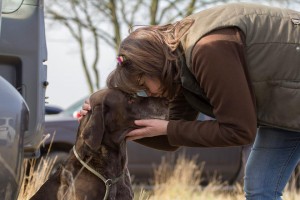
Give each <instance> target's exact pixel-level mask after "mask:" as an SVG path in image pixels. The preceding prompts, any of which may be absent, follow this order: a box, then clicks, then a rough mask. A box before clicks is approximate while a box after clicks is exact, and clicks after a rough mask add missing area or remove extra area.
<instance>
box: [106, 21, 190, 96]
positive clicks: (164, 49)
mask: <svg viewBox="0 0 300 200" xmlns="http://www.w3.org/2000/svg"><path fill="white" fill-rule="evenodd" d="M193 22H194V21H193V20H192V19H188V18H186V19H184V20H181V21H178V22H177V23H175V24H167V25H163V26H158V25H154V26H146V27H141V28H138V29H136V30H134V31H133V32H131V33H130V34H129V36H128V37H127V38H125V39H124V40H123V41H122V43H121V45H120V48H119V55H121V56H123V57H124V58H125V59H124V61H123V62H121V63H119V64H118V65H117V67H116V69H115V70H114V71H113V72H112V73H111V74H110V75H109V77H108V79H107V86H108V87H118V88H119V89H121V90H122V91H124V92H127V93H135V92H137V91H138V90H141V89H144V88H141V86H139V84H138V83H137V80H138V77H140V76H141V75H145V76H148V77H153V78H157V79H158V80H160V82H161V88H160V89H161V92H162V93H163V94H164V95H165V96H167V97H168V98H173V97H174V96H175V95H176V92H177V91H178V89H179V88H180V84H179V83H180V76H179V69H180V66H179V65H180V64H179V63H180V62H179V60H178V59H179V56H178V52H179V51H178V46H179V44H180V39H181V38H182V36H183V35H184V34H185V33H186V32H187V31H188V29H189V28H190V27H191V25H192V24H193Z"/></svg>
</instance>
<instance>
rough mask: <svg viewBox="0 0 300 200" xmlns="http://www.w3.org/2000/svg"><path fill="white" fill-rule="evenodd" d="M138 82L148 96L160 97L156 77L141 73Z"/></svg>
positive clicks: (158, 81) (158, 82)
mask: <svg viewBox="0 0 300 200" xmlns="http://www.w3.org/2000/svg"><path fill="white" fill-rule="evenodd" d="M138 84H139V85H140V86H142V87H144V88H145V89H144V90H145V92H146V93H147V95H148V96H152V97H162V92H161V89H160V88H161V87H160V86H161V82H160V80H159V79H158V78H153V77H149V76H145V75H143V76H141V77H140V78H139V80H138Z"/></svg>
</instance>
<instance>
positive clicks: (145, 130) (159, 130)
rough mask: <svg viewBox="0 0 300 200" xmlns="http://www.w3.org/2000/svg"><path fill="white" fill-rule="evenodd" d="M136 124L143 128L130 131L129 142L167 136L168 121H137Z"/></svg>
mask: <svg viewBox="0 0 300 200" xmlns="http://www.w3.org/2000/svg"><path fill="white" fill-rule="evenodd" d="M135 124H136V125H137V126H141V128H138V129H135V130H132V131H130V132H129V133H128V134H127V135H126V137H127V138H126V139H127V140H136V139H141V138H144V137H154V136H158V135H166V134H167V126H168V121H166V120H159V119H144V120H136V121H135Z"/></svg>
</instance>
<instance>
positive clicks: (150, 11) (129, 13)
mask: <svg viewBox="0 0 300 200" xmlns="http://www.w3.org/2000/svg"><path fill="white" fill-rule="evenodd" d="M229 1H230V0H221V1H220V0H201V1H199V0H198V1H197V0H130V1H129V0H65V1H60V0H47V1H46V3H47V5H46V7H45V8H46V19H47V20H48V21H50V22H52V23H55V24H57V23H58V24H61V25H63V26H64V27H66V28H67V29H68V30H69V32H70V33H71V35H72V37H73V39H74V40H75V41H76V43H77V44H78V47H79V52H80V59H81V64H82V67H83V70H84V74H85V77H86V80H87V83H88V86H89V90H90V92H93V91H95V90H97V89H98V88H100V76H99V74H100V71H99V70H100V68H99V67H98V65H99V60H100V55H101V52H100V46H101V44H103V42H104V43H106V44H108V45H109V46H110V47H111V48H113V49H114V50H115V52H116V54H117V50H118V47H119V44H120V42H121V38H122V35H124V34H127V33H128V32H127V31H128V29H129V27H132V26H133V25H149V24H150V25H155V24H165V23H170V22H174V21H175V20H178V19H181V18H183V17H186V16H188V15H190V14H192V13H194V12H196V11H199V10H201V9H204V8H207V7H209V6H212V5H216V4H222V3H226V2H229ZM237 1H238V0H237ZM230 2H233V1H232V0H231V1H230ZM253 2H258V1H255V0H253ZM265 2H269V3H271V4H275V3H277V4H278V3H279V4H281V5H283V4H285V6H288V5H289V3H291V2H293V3H294V4H297V3H298V4H300V1H299V0H296V1H295V0H266V1H265ZM90 46H92V49H93V50H94V51H93V52H94V56H93V57H87V53H86V52H87V50H88V49H90V48H91V47H90Z"/></svg>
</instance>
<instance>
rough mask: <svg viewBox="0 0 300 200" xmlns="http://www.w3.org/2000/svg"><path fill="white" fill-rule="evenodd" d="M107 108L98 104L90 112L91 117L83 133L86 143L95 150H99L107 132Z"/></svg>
mask: <svg viewBox="0 0 300 200" xmlns="http://www.w3.org/2000/svg"><path fill="white" fill-rule="evenodd" d="M104 109H105V106H104V104H103V103H102V104H98V105H95V106H94V107H92V110H91V111H89V112H91V113H90V117H89V119H88V121H87V123H86V125H85V127H84V129H83V131H82V133H81V135H82V137H83V139H84V141H85V143H86V144H87V145H88V146H89V147H90V148H91V149H93V150H98V149H99V148H100V146H101V143H102V138H103V135H104V132H105V118H104V115H105V110H104Z"/></svg>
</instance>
